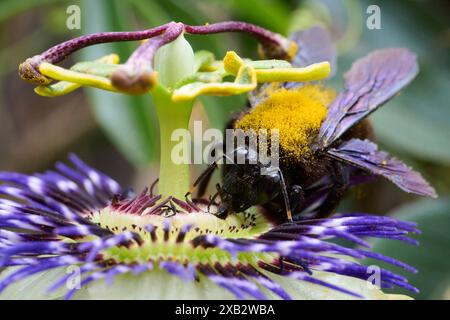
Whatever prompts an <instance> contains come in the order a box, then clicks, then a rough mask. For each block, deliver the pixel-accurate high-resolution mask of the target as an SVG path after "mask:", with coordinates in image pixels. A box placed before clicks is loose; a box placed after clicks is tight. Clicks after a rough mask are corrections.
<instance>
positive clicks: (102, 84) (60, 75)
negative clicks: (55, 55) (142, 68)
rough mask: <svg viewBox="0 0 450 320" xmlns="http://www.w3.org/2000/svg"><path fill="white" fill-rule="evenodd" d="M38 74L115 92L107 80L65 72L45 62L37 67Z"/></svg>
mask: <svg viewBox="0 0 450 320" xmlns="http://www.w3.org/2000/svg"><path fill="white" fill-rule="evenodd" d="M39 72H40V73H42V74H43V75H44V76H47V77H49V78H52V79H55V80H60V81H69V82H73V83H77V84H80V85H86V86H91V87H95V88H99V89H103V90H109V91H117V89H116V88H114V87H113V86H112V84H111V81H110V80H109V79H108V78H105V77H100V76H96V75H91V74H85V73H80V72H76V71H72V70H67V69H64V68H61V67H58V66H55V65H53V64H51V63H47V62H43V63H41V64H40V65H39Z"/></svg>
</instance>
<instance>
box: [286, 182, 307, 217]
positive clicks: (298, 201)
mask: <svg viewBox="0 0 450 320" xmlns="http://www.w3.org/2000/svg"><path fill="white" fill-rule="evenodd" d="M289 199H290V200H291V209H292V212H294V213H295V212H296V211H297V208H299V207H300V206H301V205H302V204H303V202H304V201H305V193H304V191H303V188H302V187H301V186H299V185H294V186H292V188H291V192H290V194H289Z"/></svg>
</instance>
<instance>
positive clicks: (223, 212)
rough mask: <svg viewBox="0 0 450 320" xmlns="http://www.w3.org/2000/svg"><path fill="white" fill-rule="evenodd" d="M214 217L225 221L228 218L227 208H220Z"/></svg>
mask: <svg viewBox="0 0 450 320" xmlns="http://www.w3.org/2000/svg"><path fill="white" fill-rule="evenodd" d="M216 216H217V217H219V218H220V219H225V218H226V217H227V216H228V208H227V207H225V206H220V207H219V210H218V211H217V214H216Z"/></svg>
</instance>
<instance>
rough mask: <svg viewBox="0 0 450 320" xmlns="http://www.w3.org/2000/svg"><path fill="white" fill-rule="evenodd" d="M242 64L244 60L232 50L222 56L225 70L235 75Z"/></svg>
mask: <svg viewBox="0 0 450 320" xmlns="http://www.w3.org/2000/svg"><path fill="white" fill-rule="evenodd" d="M243 64H244V60H242V58H241V57H239V56H238V55H237V53H236V52H234V51H228V52H227V54H226V55H225V57H224V58H223V67H224V69H225V71H226V72H228V73H231V74H233V75H236V74H237V73H238V72H239V69H240V68H241V67H242V65H243Z"/></svg>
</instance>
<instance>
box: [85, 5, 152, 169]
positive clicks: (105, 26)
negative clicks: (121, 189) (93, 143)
mask: <svg viewBox="0 0 450 320" xmlns="http://www.w3.org/2000/svg"><path fill="white" fill-rule="evenodd" d="M82 5H83V8H84V10H83V12H84V16H83V19H82V21H83V22H84V26H83V33H85V34H87V33H92V32H99V31H112V30H121V31H125V30H133V29H135V27H134V26H132V23H131V21H130V20H131V17H129V16H128V15H127V13H129V12H130V8H129V7H128V5H127V4H126V3H125V2H121V1H120V2H119V1H106V0H98V1H88V0H84V2H83V4H82ZM99 13H101V14H99ZM137 45H138V43H136V42H133V43H114V44H106V45H100V46H93V47H90V48H87V49H84V50H83V51H82V56H83V58H82V59H83V60H93V59H96V58H98V57H100V56H103V55H105V54H109V53H112V52H116V53H118V54H119V55H120V57H121V60H122V62H124V61H125V60H126V59H127V58H128V56H129V55H130V53H131V52H132V50H133V49H134V48H136V46H137ZM88 96H89V98H90V101H91V102H92V107H93V110H94V113H95V115H96V117H97V120H98V122H99V123H100V125H101V126H102V128H103V129H104V130H105V132H106V133H107V135H108V136H109V137H110V139H111V140H112V141H113V142H114V143H115V144H116V146H117V147H118V148H119V150H120V151H121V152H122V153H123V154H124V155H125V156H126V157H127V158H128V159H129V160H130V161H131V162H133V163H134V164H146V163H149V162H151V161H154V160H156V159H158V157H159V134H158V132H159V130H158V122H157V117H156V113H155V110H154V107H153V105H152V102H151V99H150V95H148V96H126V95H123V94H115V93H109V92H104V91H101V90H92V89H89V90H88Z"/></svg>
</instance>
